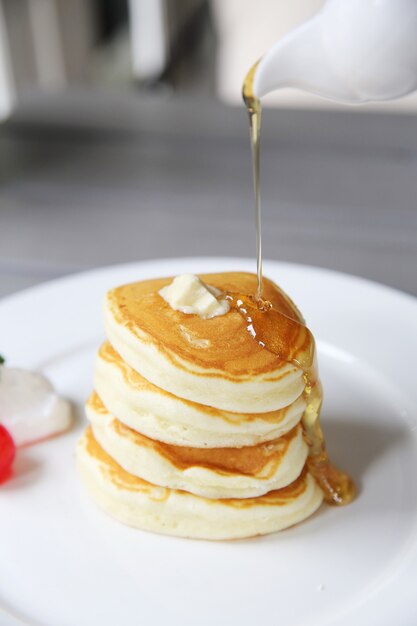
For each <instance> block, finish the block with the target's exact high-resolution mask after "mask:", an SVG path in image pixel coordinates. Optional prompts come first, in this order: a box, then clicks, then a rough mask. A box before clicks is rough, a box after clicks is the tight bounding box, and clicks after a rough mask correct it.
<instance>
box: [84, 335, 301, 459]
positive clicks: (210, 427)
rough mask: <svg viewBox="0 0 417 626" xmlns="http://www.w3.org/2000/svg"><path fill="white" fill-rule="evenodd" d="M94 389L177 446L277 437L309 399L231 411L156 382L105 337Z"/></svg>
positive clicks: (127, 419) (133, 422)
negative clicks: (264, 409)
mask: <svg viewBox="0 0 417 626" xmlns="http://www.w3.org/2000/svg"><path fill="white" fill-rule="evenodd" d="M94 386H95V389H96V390H97V392H98V394H99V396H100V397H101V399H102V401H103V402H104V404H105V406H106V407H107V409H108V410H109V412H110V413H112V414H113V415H115V416H117V418H118V419H119V420H120V421H121V422H123V423H124V424H126V425H127V426H129V427H131V428H133V429H134V430H136V431H138V432H140V433H142V434H143V435H146V436H147V437H150V438H151V439H156V440H158V441H164V442H166V443H171V444H174V445H179V446H192V447H194V448H199V447H209V448H213V447H222V448H224V447H241V446H249V445H250V446H253V445H256V444H258V443H262V442H265V441H270V440H273V439H277V438H278V437H281V436H282V435H285V434H286V433H287V432H288V431H290V430H291V429H292V428H294V426H296V425H297V424H298V423H299V422H300V420H301V418H302V415H303V412H304V409H305V401H304V399H303V397H298V398H297V399H296V400H295V401H294V402H293V403H292V404H291V405H290V406H289V407H285V408H283V409H280V410H277V411H269V412H267V413H231V412H227V411H222V410H221V409H215V408H212V407H209V406H204V405H202V404H197V403H195V402H191V401H189V400H184V399H183V398H178V397H176V396H175V395H174V394H172V393H169V392H167V391H164V390H162V389H160V388H158V387H157V386H156V385H154V384H152V383H150V382H149V381H148V380H146V378H144V377H143V376H141V375H140V374H138V373H137V372H136V371H135V370H134V369H133V368H132V367H130V366H129V365H128V364H127V363H126V362H125V361H123V359H122V358H121V357H120V356H119V354H118V353H117V352H116V351H115V350H114V348H113V347H112V346H111V345H110V344H109V343H105V344H103V345H102V347H101V348H100V351H99V354H98V357H97V360H96V364H95V381H94Z"/></svg>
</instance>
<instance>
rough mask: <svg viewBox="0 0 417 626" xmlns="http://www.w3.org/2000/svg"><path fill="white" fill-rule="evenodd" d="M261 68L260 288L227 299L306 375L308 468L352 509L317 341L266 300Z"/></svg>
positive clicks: (255, 160) (256, 131)
mask: <svg viewBox="0 0 417 626" xmlns="http://www.w3.org/2000/svg"><path fill="white" fill-rule="evenodd" d="M257 65H258V64H257V63H256V64H255V65H254V66H253V67H252V68H251V70H250V71H249V73H248V74H247V76H246V78H245V81H244V84H243V100H244V102H245V105H246V108H247V111H248V114H249V123H250V139H251V149H252V167H253V182H254V192H255V215H256V238H257V245H256V250H257V275H258V286H257V293H256V295H255V296H253V295H246V294H245V295H243V294H232V293H230V294H228V296H227V297H228V299H229V300H230V302H231V304H232V305H233V306H234V307H235V308H236V309H237V310H238V311H239V313H240V314H241V315H242V316H243V317H244V319H245V322H246V325H247V330H248V331H249V332H250V333H251V335H252V336H253V337H254V339H255V340H256V341H257V342H258V343H259V345H260V346H262V348H264V349H265V350H268V351H269V352H271V353H272V354H274V355H276V356H277V357H278V359H279V360H280V361H284V362H286V363H289V364H291V365H295V366H296V367H298V368H300V369H301V370H302V371H303V377H304V382H305V389H304V397H305V400H306V410H305V412H304V415H303V427H304V433H305V437H306V440H307V443H308V445H309V457H308V468H309V470H310V472H311V473H312V475H313V476H314V477H315V479H316V480H317V482H318V483H319V485H320V487H321V488H322V490H323V493H324V497H325V500H326V501H327V502H328V503H330V504H336V505H341V504H348V503H349V502H351V500H353V498H354V497H355V493H356V490H355V485H354V483H353V481H352V479H351V478H350V477H349V476H348V475H347V474H345V473H344V472H342V471H340V470H339V469H337V468H336V467H335V466H334V465H333V464H332V462H331V460H330V458H329V455H328V453H327V450H326V445H325V442H324V436H323V431H322V429H321V426H320V410H321V405H322V400H323V393H322V387H321V383H320V380H319V378H318V371H317V360H316V349H315V341H314V337H313V335H312V334H311V332H310V331H309V330H308V328H307V327H306V326H304V325H303V324H302V323H301V322H300V321H299V320H298V319H295V318H291V317H288V315H285V314H284V313H283V312H282V311H279V310H278V309H276V308H273V307H272V305H271V303H270V302H268V301H265V300H263V298H262V229H261V202H260V186H259V173H260V168H259V164H260V139H261V117H262V104H261V101H260V100H259V99H258V98H256V97H255V95H254V93H253V79H254V75H255V71H256V67H257Z"/></svg>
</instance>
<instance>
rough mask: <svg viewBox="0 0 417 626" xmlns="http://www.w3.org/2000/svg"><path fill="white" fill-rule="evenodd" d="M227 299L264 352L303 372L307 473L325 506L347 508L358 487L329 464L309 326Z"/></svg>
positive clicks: (253, 302)
mask: <svg viewBox="0 0 417 626" xmlns="http://www.w3.org/2000/svg"><path fill="white" fill-rule="evenodd" d="M226 298H227V299H228V300H229V302H230V303H231V304H232V306H233V307H234V308H235V309H236V310H237V311H238V312H239V313H240V315H242V317H243V318H244V320H245V323H246V329H247V331H248V332H249V333H250V334H251V335H252V337H253V338H254V340H256V341H257V342H258V343H259V345H260V346H261V347H262V348H264V349H265V350H268V352H271V353H272V354H274V355H275V356H276V357H277V358H278V359H279V360H280V361H284V362H286V363H289V364H291V365H294V366H296V367H297V368H300V369H301V370H302V371H303V377H304V382H305V389H304V398H305V401H306V409H305V412H304V415H303V418H302V423H303V429H304V434H305V437H306V440H307V443H308V446H309V456H308V460H307V464H308V469H309V471H310V472H311V474H312V475H313V476H314V478H315V479H316V481H317V482H318V484H319V485H320V487H321V489H322V490H323V493H324V498H325V500H326V502H328V503H329V504H336V505H342V504H348V503H349V502H351V501H352V500H353V498H354V497H355V493H356V490H355V485H354V483H353V481H352V479H351V478H350V477H349V476H348V475H347V474H345V473H344V472H342V471H340V470H339V469H337V468H336V467H335V466H334V465H333V464H332V462H331V461H330V459H329V455H328V454H327V450H326V445H325V442H324V436H323V432H322V429H321V426H320V409H321V404H322V387H321V384H320V380H319V378H318V371H317V360H316V349H315V341H314V337H313V335H312V334H311V332H310V331H309V329H308V328H307V327H306V326H304V325H303V324H301V323H300V322H299V321H298V320H296V319H293V318H291V317H288V316H287V315H285V314H284V313H282V312H281V311H279V310H278V309H276V308H273V307H272V305H271V303H270V302H268V301H265V300H258V299H257V298H256V297H254V296H245V295H240V294H235V293H227V295H226Z"/></svg>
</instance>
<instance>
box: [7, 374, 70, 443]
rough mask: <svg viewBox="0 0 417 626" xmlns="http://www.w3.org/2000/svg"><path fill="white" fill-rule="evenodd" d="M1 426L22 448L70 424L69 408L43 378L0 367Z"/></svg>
mask: <svg viewBox="0 0 417 626" xmlns="http://www.w3.org/2000/svg"><path fill="white" fill-rule="evenodd" d="M0 424H3V426H5V428H7V430H8V431H9V433H10V434H11V436H12V438H13V441H14V442H15V444H16V446H22V445H26V444H29V443H33V442H34V441H39V440H40V439H46V438H47V437H51V436H53V435H55V434H57V433H60V432H62V431H64V430H66V429H67V428H69V426H70V424H71V406H70V404H69V402H67V401H66V400H64V399H63V398H60V397H59V396H58V394H57V393H56V392H55V390H54V388H53V386H52V385H51V383H50V382H49V380H47V379H46V378H45V377H44V376H42V375H41V374H38V373H36V372H30V371H28V370H25V369H17V368H11V367H4V366H2V367H0Z"/></svg>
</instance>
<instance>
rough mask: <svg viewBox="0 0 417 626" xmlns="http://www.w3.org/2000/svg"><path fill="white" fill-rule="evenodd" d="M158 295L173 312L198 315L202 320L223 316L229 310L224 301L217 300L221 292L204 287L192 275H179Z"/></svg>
mask: <svg viewBox="0 0 417 626" xmlns="http://www.w3.org/2000/svg"><path fill="white" fill-rule="evenodd" d="M159 295H160V296H161V297H162V298H163V299H164V300H165V302H167V303H168V304H169V306H170V307H171V308H172V309H174V310H175V311H181V312H182V313H188V314H194V315H199V317H201V318H202V319H210V318H212V317H217V316H218V315H224V314H225V313H227V312H228V311H229V310H230V304H229V302H228V301H227V300H225V299H221V298H220V299H218V298H219V296H221V291H219V289H216V288H215V287H211V286H210V285H206V283H204V282H203V281H202V280H201V279H200V278H199V277H198V276H195V275H194V274H180V276H176V277H175V278H174V280H173V281H172V283H171V284H170V285H167V286H166V287H163V289H161V290H160V291H159Z"/></svg>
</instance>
